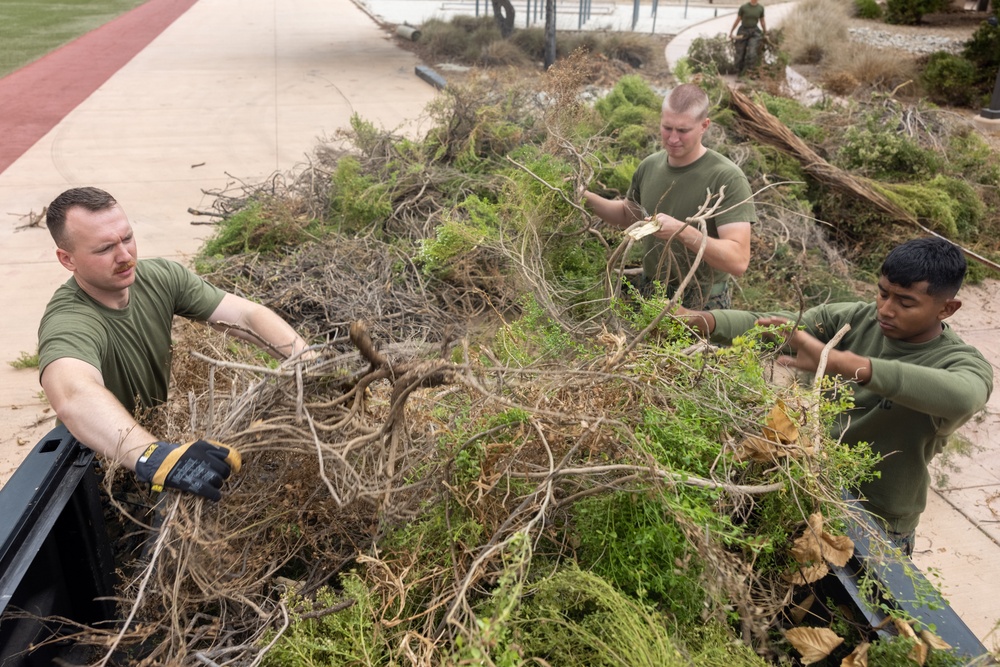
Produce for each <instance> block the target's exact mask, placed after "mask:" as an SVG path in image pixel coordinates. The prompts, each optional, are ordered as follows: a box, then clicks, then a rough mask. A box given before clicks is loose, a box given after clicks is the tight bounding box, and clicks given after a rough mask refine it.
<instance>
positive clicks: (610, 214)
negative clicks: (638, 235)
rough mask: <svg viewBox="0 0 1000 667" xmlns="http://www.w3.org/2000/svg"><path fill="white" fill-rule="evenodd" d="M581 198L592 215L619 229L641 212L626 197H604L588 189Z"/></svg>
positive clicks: (635, 218)
mask: <svg viewBox="0 0 1000 667" xmlns="http://www.w3.org/2000/svg"><path fill="white" fill-rule="evenodd" d="M583 199H584V201H585V202H586V203H587V206H588V207H590V210H591V211H593V212H594V215H596V216H597V217H598V218H600V219H601V220H603V221H604V222H606V223H608V224H609V225H612V226H613V227H617V228H619V229H625V228H626V227H628V226H629V225H631V224H632V223H633V222H635V221H636V220H638V219H639V218H640V217H641V212H640V211H639V210H638V209H637V207H636V206H635V205H634V204H632V202H630V201H629V200H628V199H606V198H604V197H602V196H600V195H598V194H595V193H593V192H591V191H589V190H588V191H586V192H585V193H584V194H583Z"/></svg>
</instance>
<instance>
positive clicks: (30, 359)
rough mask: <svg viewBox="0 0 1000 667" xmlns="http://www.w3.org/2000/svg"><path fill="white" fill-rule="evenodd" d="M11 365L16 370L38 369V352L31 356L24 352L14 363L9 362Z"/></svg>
mask: <svg viewBox="0 0 1000 667" xmlns="http://www.w3.org/2000/svg"><path fill="white" fill-rule="evenodd" d="M7 363H8V364H9V365H11V366H13V367H14V368H19V369H24V368H38V352H35V353H34V354H30V353H28V352H22V353H21V354H19V355H17V359H15V360H14V361H8V362H7Z"/></svg>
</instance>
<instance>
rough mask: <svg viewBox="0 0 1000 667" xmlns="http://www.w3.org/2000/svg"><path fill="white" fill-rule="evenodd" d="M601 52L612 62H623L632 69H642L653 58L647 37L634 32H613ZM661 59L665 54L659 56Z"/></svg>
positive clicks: (606, 39) (605, 40) (605, 41)
mask: <svg viewBox="0 0 1000 667" xmlns="http://www.w3.org/2000/svg"><path fill="white" fill-rule="evenodd" d="M601 52H602V53H604V55H606V56H607V57H608V58H610V59H612V60H621V61H623V62H626V63H628V64H629V65H631V66H632V67H636V68H638V67H642V66H643V65H644V64H645V63H647V62H649V59H650V58H651V57H653V54H652V49H651V48H650V45H649V41H648V40H647V39H646V37H645V35H638V34H636V33H632V32H613V33H611V34H609V35H608V36H607V37H606V38H605V39H604V42H603V43H602V44H601ZM658 56H659V57H660V58H662V57H663V54H662V53H661V54H658Z"/></svg>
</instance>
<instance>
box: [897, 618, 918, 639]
mask: <svg viewBox="0 0 1000 667" xmlns="http://www.w3.org/2000/svg"><path fill="white" fill-rule="evenodd" d="M892 624H893V625H894V626H896V632H898V633H899V636H900V637H909V638H911V639H916V638H917V633H916V632H914V631H913V626H911V625H910V624H909V623H908V622H907V621H904V620H903V619H900V618H893V619H892Z"/></svg>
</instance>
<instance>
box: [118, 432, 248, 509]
mask: <svg viewBox="0 0 1000 667" xmlns="http://www.w3.org/2000/svg"><path fill="white" fill-rule="evenodd" d="M240 465H241V461H240V453H239V452H238V451H236V450H235V449H233V448H232V447H230V446H228V445H223V444H222V443H221V442H216V441H214V440H196V441H195V442H189V443H187V444H186V445H178V444H176V443H172V442H154V443H153V444H151V445H150V446H149V447H147V448H146V451H144V452H143V453H142V456H140V457H139V461H138V462H137V463H136V464H135V474H136V476H137V477H138V478H139V479H140V480H141V481H143V482H149V483H150V484H152V485H153V490H154V491H162V490H163V488H164V487H170V488H171V489H180V490H181V491H187V492H188V493H194V494H197V495H199V496H205V497H206V498H208V499H209V500H218V499H219V498H221V497H222V494H221V493H219V489H220V488H222V482H224V481H225V480H226V479H227V478H228V477H229V475H230V474H231V473H233V472H239V471H240Z"/></svg>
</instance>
